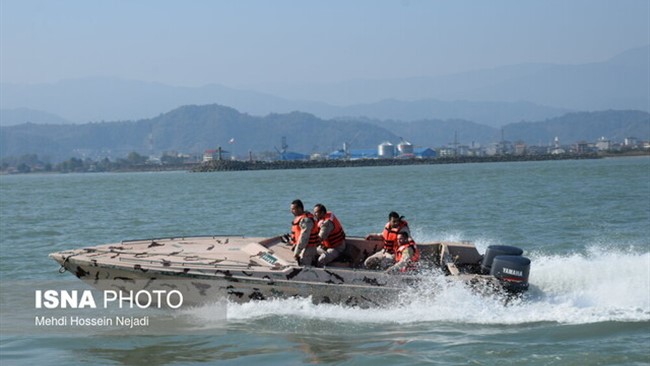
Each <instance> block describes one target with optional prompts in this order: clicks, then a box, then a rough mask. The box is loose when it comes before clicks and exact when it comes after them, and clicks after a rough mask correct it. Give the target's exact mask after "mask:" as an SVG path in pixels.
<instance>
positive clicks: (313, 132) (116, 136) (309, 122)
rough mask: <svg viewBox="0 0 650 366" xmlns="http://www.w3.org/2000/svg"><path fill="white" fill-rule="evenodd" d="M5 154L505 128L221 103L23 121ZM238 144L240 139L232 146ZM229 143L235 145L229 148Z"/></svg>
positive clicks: (337, 141) (482, 134) (644, 133)
mask: <svg viewBox="0 0 650 366" xmlns="http://www.w3.org/2000/svg"><path fill="white" fill-rule="evenodd" d="M0 131H1V132H2V133H1V134H0V155H1V156H2V157H7V156H21V155H24V154H38V155H39V156H41V157H49V158H50V159H51V160H52V161H59V160H65V159H68V158H70V157H79V156H80V155H82V154H86V156H94V157H96V156H112V157H123V156H126V155H127V154H128V153H129V152H132V151H135V152H138V153H142V154H145V155H148V154H149V153H154V154H160V153H162V152H164V151H177V152H181V153H199V154H200V153H202V152H203V151H204V150H206V149H215V148H216V147H218V146H221V147H223V148H224V149H226V150H231V151H234V153H235V154H238V155H245V154H247V153H248V151H249V150H250V151H253V152H255V153H259V152H265V151H269V152H272V151H275V150H276V148H280V144H281V140H282V137H286V141H287V143H288V145H289V148H288V150H289V151H297V152H301V153H313V152H331V151H333V150H336V149H340V148H342V145H343V143H344V142H346V143H348V144H349V145H350V147H351V148H375V147H376V146H377V145H378V144H380V143H381V142H383V141H390V142H393V143H398V142H399V141H400V138H404V139H406V140H408V141H410V142H412V143H414V144H416V145H419V146H424V147H432V148H435V147H439V146H446V145H447V144H448V143H450V142H452V141H453V140H454V136H457V138H458V140H459V142H460V143H464V144H468V143H471V142H478V143H481V144H487V143H490V142H494V141H498V140H499V139H500V137H501V133H502V131H501V130H500V129H494V128H492V127H488V126H484V125H479V124H476V123H473V122H470V121H463V120H446V121H442V120H422V121H415V122H397V121H375V120H368V119H347V120H323V119H319V118H317V117H315V116H313V115H311V114H306V113H301V112H292V113H287V114H270V115H267V116H265V117H257V116H251V115H248V114H244V113H240V112H238V111H237V110H235V109H233V108H229V107H224V106H221V105H217V104H212V105H203V106H184V107H180V108H177V109H174V110H172V111H170V112H168V113H164V114H161V115H159V116H157V117H155V118H151V119H143V120H139V121H122V122H99V123H87V124H81V125H36V124H31V123H27V124H22V125H17V126H9V127H1V128H0ZM503 133H504V136H505V138H506V139H508V140H511V141H517V140H523V141H525V142H527V143H528V144H537V143H538V142H543V143H547V142H548V141H551V140H552V139H553V138H554V137H555V136H558V137H559V138H560V139H561V141H562V142H563V143H566V144H570V143H573V142H576V141H581V140H587V141H590V140H595V139H597V138H599V137H601V136H604V137H607V138H610V139H619V138H620V139H623V138H625V137H636V138H638V139H640V140H650V114H648V113H646V112H641V111H603V112H589V113H571V114H567V115H565V116H563V117H558V118H554V119H550V120H546V121H540V122H534V123H523V122H522V123H516V124H510V125H507V126H505V127H504V130H503ZM233 139H234V141H233ZM231 141H232V142H233V143H231Z"/></svg>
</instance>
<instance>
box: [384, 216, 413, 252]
mask: <svg viewBox="0 0 650 366" xmlns="http://www.w3.org/2000/svg"><path fill="white" fill-rule="evenodd" d="M408 226H409V223H408V222H406V220H401V221H400V223H399V225H398V226H397V227H396V228H392V227H391V226H390V222H389V223H387V224H386V226H385V227H384V232H383V233H381V236H382V237H383V238H384V250H385V251H386V252H388V253H391V254H392V253H395V247H396V246H397V234H398V233H399V232H400V231H401V230H402V229H403V228H404V227H408Z"/></svg>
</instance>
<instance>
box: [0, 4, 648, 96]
mask: <svg viewBox="0 0 650 366" xmlns="http://www.w3.org/2000/svg"><path fill="white" fill-rule="evenodd" d="M0 4H1V5H0V13H1V14H0V42H1V44H0V72H1V75H0V76H1V79H2V80H1V81H2V82H10V83H42V82H55V81H58V80H61V79H68V78H79V77H88V76H115V77H120V78H124V79H134V80H144V81H155V82H161V83H165V84H170V85H179V86H200V85H204V84H209V83H219V84H224V85H228V86H233V87H236V86H245V85H254V84H261V83H267V82H289V83H297V82H336V81H343V80H348V79H354V78H371V79H386V78H403V77H409V76H434V75H442V74H448V73H453V72H460V71H469V70H474V69H481V68H490V67H496V66H502V65H512V64H518V63H526V62H551V63H561V64H574V63H585V62H595V61H603V60H605V59H608V58H610V57H612V56H614V55H616V54H618V53H620V52H622V51H625V50H627V49H630V48H634V47H639V46H644V45H647V44H649V43H650V0H605V1H603V0H584V1H583V0H557V1H556V0H539V1H536V0H535V1H533V0H531V1H528V0H490V1H488V0H480V1H479V0H476V1H451V0H449V1H442V0H438V1H436V0H430V1H417V0H401V1H400V0H397V1H392V0H391V1H388V0H387V1H377V0H368V1H308V0H301V1H284V0H283V1H277V0H274V1H271V0H267V1H252V0H251V1H246V0H243V1H242V0H237V1H215V0H206V1H199V0H188V1H181V0H179V1H164V0H163V1H161V0H141V1H137V0H134V1H115V0H113V1H108V0H105V1H91V0H79V1H77V0H61V1H52V0H47V1H33V0H0Z"/></svg>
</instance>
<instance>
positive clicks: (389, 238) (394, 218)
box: [363, 211, 411, 269]
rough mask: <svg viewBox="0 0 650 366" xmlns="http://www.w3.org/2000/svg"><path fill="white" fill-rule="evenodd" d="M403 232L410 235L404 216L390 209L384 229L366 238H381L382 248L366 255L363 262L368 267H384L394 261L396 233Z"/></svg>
mask: <svg viewBox="0 0 650 366" xmlns="http://www.w3.org/2000/svg"><path fill="white" fill-rule="evenodd" d="M401 232H405V233H406V234H407V235H408V236H411V232H410V231H409V225H408V222H406V220H404V216H400V215H399V214H398V213H397V212H395V211H392V212H391V213H389V214H388V223H387V224H386V226H385V227H384V231H383V232H382V233H381V235H379V234H373V235H368V237H367V238H366V239H367V240H382V241H383V244H384V247H383V249H382V250H380V251H378V252H377V253H375V254H373V255H371V256H370V257H368V258H367V259H366V260H365V262H364V263H363V264H364V265H365V267H366V268H368V269H386V268H388V267H390V266H391V265H393V264H394V263H395V249H397V234H399V233H401Z"/></svg>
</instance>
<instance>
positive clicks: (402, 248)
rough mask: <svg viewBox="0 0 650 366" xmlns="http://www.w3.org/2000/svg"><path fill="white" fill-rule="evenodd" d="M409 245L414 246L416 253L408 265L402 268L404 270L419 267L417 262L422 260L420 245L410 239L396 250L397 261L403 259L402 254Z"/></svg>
mask: <svg viewBox="0 0 650 366" xmlns="http://www.w3.org/2000/svg"><path fill="white" fill-rule="evenodd" d="M409 247H410V248H413V252H414V253H413V256H412V257H411V259H409V263H408V265H407V266H406V267H403V268H402V269H401V271H402V272H406V271H413V270H415V269H417V266H416V264H415V263H416V262H417V261H419V260H420V249H418V246H417V245H415V242H414V241H413V240H409V242H408V243H406V244H402V245H399V246H398V247H397V250H396V251H395V263H398V262H399V261H401V260H402V254H404V251H405V250H407V249H408V248H409Z"/></svg>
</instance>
